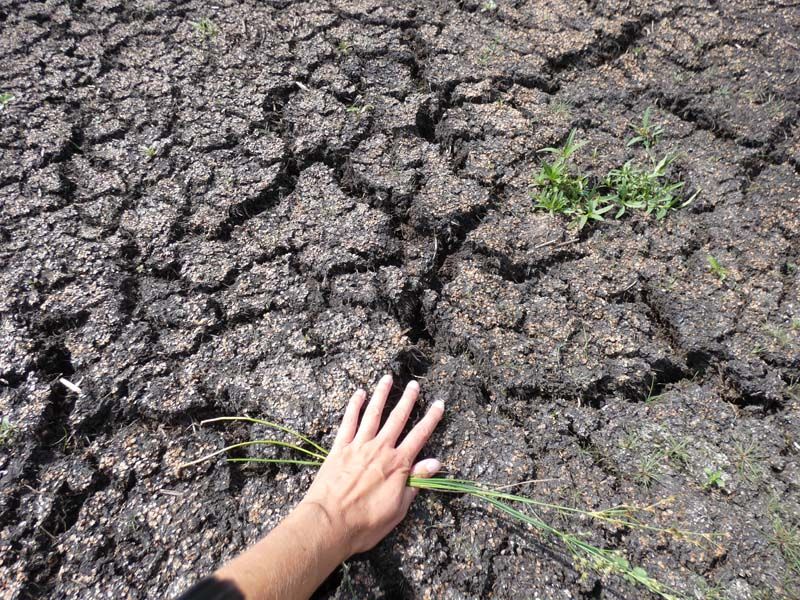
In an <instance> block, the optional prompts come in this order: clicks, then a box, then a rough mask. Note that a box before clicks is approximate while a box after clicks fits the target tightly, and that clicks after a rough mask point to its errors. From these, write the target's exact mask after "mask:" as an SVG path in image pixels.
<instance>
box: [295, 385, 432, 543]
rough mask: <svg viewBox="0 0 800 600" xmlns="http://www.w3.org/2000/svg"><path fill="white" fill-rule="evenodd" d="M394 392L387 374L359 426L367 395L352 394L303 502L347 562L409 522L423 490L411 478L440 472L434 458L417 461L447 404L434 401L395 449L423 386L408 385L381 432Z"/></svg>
mask: <svg viewBox="0 0 800 600" xmlns="http://www.w3.org/2000/svg"><path fill="white" fill-rule="evenodd" d="M391 388H392V377H391V375H385V376H384V377H383V378H382V379H381V380H380V382H379V383H378V386H377V387H376V388H375V391H374V393H373V395H372V399H371V400H370V402H369V405H368V406H367V408H366V410H365V412H364V416H363V418H362V419H361V424H360V425H359V422H358V417H359V414H360V412H361V407H362V406H363V404H364V400H365V399H366V392H365V391H364V390H358V391H357V392H356V393H355V394H354V395H353V397H352V398H351V399H350V402H349V403H348V405H347V409H346V410H345V414H344V418H343V419H342V424H341V425H340V427H339V431H338V433H337V434H336V439H335V440H334V442H333V447H332V448H331V451H330V453H329V454H328V456H327V458H326V459H325V462H324V463H323V465H322V466H321V467H320V469H319V472H318V473H317V476H316V478H315V479H314V483H312V484H311V487H310V488H309V490H308V493H307V494H306V496H305V498H304V499H303V501H302V502H301V505H303V504H305V505H317V506H318V507H319V508H321V509H322V510H323V511H324V513H325V514H326V516H327V517H328V520H329V521H330V524H331V525H332V528H333V531H334V532H336V533H335V536H336V538H337V542H338V543H341V544H343V546H344V553H345V554H346V555H347V557H349V556H351V555H352V554H357V553H359V552H364V551H366V550H369V549H370V548H372V547H373V546H375V545H376V544H377V543H378V542H379V541H380V540H382V539H383V538H384V537H385V536H386V535H387V534H388V533H389V532H390V531H391V530H392V529H394V527H395V526H396V525H397V524H398V523H399V522H400V521H401V520H402V519H403V517H405V515H406V513H407V512H408V507H409V506H410V505H411V502H412V501H413V500H414V498H415V497H416V495H417V492H418V491H419V490H417V489H416V488H411V487H408V486H407V483H408V478H409V476H410V475H415V476H417V477H430V476H432V475H434V474H436V472H437V471H438V470H439V469H440V468H441V463H440V462H439V461H438V460H436V459H435V458H429V459H427V460H423V461H420V462H418V463H416V465H415V464H414V460H415V459H416V457H417V454H419V451H420V450H422V447H423V446H424V445H425V443H426V442H427V441H428V438H429V437H430V436H431V434H432V433H433V430H434V429H435V428H436V425H437V424H438V423H439V421H440V420H441V418H442V415H443V413H444V403H443V402H442V401H441V400H437V401H436V402H434V403H433V404H432V405H431V407H430V409H428V412H427V414H426V415H425V416H424V417H423V418H422V420H420V422H419V423H417V424H416V425H415V426H414V428H413V429H412V430H411V431H410V432H409V434H408V435H407V436H406V437H405V439H403V441H402V442H401V443H400V444H397V440H398V438H399V437H400V434H401V432H402V430H403V427H405V424H406V422H407V421H408V417H409V416H410V415H411V410H412V409H413V408H414V403H415V402H416V401H417V397H418V396H419V384H418V383H417V382H416V381H412V382H410V383H409V384H408V385H407V386H406V389H405V391H404V392H403V396H402V397H401V398H400V401H399V402H398V403H397V406H395V407H394V409H392V412H391V414H390V415H389V418H388V419H387V421H386V423H385V424H384V426H383V428H380V423H381V415H382V414H383V409H384V405H385V404H386V398H387V397H388V395H389V391H390V390H391ZM379 428H380V431H378V430H379ZM412 465H413V466H412Z"/></svg>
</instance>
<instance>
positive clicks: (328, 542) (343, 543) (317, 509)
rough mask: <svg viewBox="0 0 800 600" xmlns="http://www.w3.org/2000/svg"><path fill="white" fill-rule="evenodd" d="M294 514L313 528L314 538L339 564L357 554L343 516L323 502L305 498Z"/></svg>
mask: <svg viewBox="0 0 800 600" xmlns="http://www.w3.org/2000/svg"><path fill="white" fill-rule="evenodd" d="M294 514H295V515H296V516H297V517H298V518H299V519H300V520H301V521H303V522H305V523H308V524H310V525H311V526H312V531H313V532H314V537H315V538H317V539H319V540H320V541H321V543H322V544H323V545H324V546H325V548H326V549H327V550H329V552H330V554H331V555H332V556H333V558H334V559H335V561H336V563H337V564H338V563H341V562H344V561H345V560H347V559H348V558H350V557H351V556H352V555H353V554H354V553H355V552H354V551H353V539H352V536H351V535H350V534H351V532H350V531H349V529H348V527H347V525H346V524H345V522H344V520H343V519H342V518H341V515H340V514H338V513H337V512H336V511H333V510H331V509H330V508H329V507H327V506H325V504H324V503H323V502H320V501H318V500H314V499H309V498H305V499H303V500H302V501H301V502H300V504H298V505H297V507H296V508H295V510H294Z"/></svg>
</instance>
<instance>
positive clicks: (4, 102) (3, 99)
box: [0, 92, 14, 110]
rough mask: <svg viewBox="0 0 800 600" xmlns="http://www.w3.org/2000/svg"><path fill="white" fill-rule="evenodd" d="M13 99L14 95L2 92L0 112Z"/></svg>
mask: <svg viewBox="0 0 800 600" xmlns="http://www.w3.org/2000/svg"><path fill="white" fill-rule="evenodd" d="M13 99H14V94H11V93H10V92H3V93H2V94H0V110H1V109H4V108H5V107H6V106H7V105H8V103H9V102H11V101H12V100H13Z"/></svg>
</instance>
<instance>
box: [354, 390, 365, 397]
mask: <svg viewBox="0 0 800 600" xmlns="http://www.w3.org/2000/svg"><path fill="white" fill-rule="evenodd" d="M356 394H357V395H358V396H360V397H361V398H366V397H367V390H365V389H362V388H359V389H357V390H356Z"/></svg>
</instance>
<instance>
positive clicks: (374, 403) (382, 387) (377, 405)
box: [355, 375, 392, 443]
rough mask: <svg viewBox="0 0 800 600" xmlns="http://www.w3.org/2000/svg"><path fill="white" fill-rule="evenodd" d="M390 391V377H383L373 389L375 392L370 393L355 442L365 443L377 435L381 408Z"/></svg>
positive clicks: (381, 412)
mask: <svg viewBox="0 0 800 600" xmlns="http://www.w3.org/2000/svg"><path fill="white" fill-rule="evenodd" d="M391 389H392V376H391V375H384V376H383V377H381V380H380V381H379V382H378V385H377V386H376V387H375V391H374V392H372V399H371V400H370V401H369V404H368V405H367V408H366V410H365V411H364V417H363V418H362V419H361V425H360V426H359V428H358V433H356V436H355V441H356V442H361V443H363V442H367V441H369V440H371V439H373V438H374V437H375V434H376V433H378V428H379V427H380V426H381V415H383V407H384V406H385V405H386V398H388V397H389V392H390V391H391Z"/></svg>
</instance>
